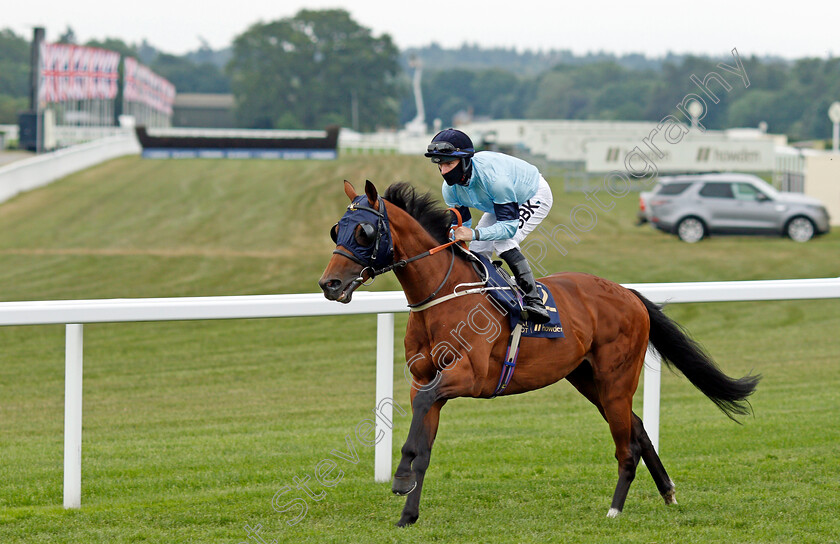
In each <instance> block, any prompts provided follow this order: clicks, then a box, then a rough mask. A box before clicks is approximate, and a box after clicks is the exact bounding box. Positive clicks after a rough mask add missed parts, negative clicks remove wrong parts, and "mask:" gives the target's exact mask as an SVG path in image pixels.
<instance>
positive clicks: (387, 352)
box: [373, 314, 394, 482]
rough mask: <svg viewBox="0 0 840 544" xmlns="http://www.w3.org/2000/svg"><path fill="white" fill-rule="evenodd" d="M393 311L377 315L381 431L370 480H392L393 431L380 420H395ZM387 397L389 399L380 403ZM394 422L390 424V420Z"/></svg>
mask: <svg viewBox="0 0 840 544" xmlns="http://www.w3.org/2000/svg"><path fill="white" fill-rule="evenodd" d="M393 398H394V314H376V408H375V409H374V410H375V411H376V413H377V417H375V418H374V420H375V421H376V434H375V436H379V434H380V432H381V433H384V434H383V435H382V439H381V440H380V441H378V442H377V443H376V446H375V450H374V453H373V466H374V471H373V480H374V481H375V482H390V481H391V445H392V443H393V431H392V430H391V426H389V425H387V424H385V423H384V422H383V418H384V420H385V421H388V422H393V421H394V410H393V405H392V404H391V403H392V402H393ZM385 399H390V401H389V402H382V401H383V400H385ZM392 425H393V423H392Z"/></svg>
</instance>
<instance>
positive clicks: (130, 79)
mask: <svg viewBox="0 0 840 544" xmlns="http://www.w3.org/2000/svg"><path fill="white" fill-rule="evenodd" d="M123 100H125V101H127V102H139V103H141V104H146V105H147V106H149V107H151V108H152V109H154V110H157V111H160V112H163V113H166V114H169V115H171V114H172V106H173V105H174V104H175V85H173V84H172V83H170V82H169V81H167V80H166V79H164V78H162V77H160V76H159V75H157V74H156V73H154V72H152V71H151V70H150V69H149V68H148V67H146V66H143V65H142V64H140V63H139V62H137V60H136V59H133V58H131V57H126V58H125V89H124V90H123Z"/></svg>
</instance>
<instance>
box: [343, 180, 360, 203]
mask: <svg viewBox="0 0 840 544" xmlns="http://www.w3.org/2000/svg"><path fill="white" fill-rule="evenodd" d="M344 194H345V195H347V198H349V199H350V202H353V199H354V198H356V197H357V196H359V195H357V194H356V189H354V188H353V184H352V183H350V182H349V181H347V180H346V179H345V180H344Z"/></svg>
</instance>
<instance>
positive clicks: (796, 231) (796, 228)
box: [785, 216, 816, 242]
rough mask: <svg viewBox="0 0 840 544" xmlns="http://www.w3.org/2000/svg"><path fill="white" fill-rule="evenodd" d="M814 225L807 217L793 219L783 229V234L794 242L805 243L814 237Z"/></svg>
mask: <svg viewBox="0 0 840 544" xmlns="http://www.w3.org/2000/svg"><path fill="white" fill-rule="evenodd" d="M815 232H816V229H815V228H814V223H813V222H812V221H811V220H810V219H808V218H807V217H802V216H799V217H794V218H793V219H791V220H790V221H789V222H788V224H787V227H786V228H785V234H787V235H788V237H789V238H790V239H791V240H793V241H794V242H807V241H808V240H810V239H811V238H813V237H814V233H815Z"/></svg>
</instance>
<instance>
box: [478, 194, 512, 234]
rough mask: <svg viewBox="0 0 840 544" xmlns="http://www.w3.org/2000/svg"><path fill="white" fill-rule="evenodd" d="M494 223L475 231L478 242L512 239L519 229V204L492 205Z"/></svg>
mask: <svg viewBox="0 0 840 544" xmlns="http://www.w3.org/2000/svg"><path fill="white" fill-rule="evenodd" d="M493 211H494V213H495V215H496V222H495V223H494V224H492V225H490V226H488V227H481V228H480V229H476V233H477V234H478V239H479V240H507V239H508V238H513V235H514V234H516V229H517V228H518V227H519V204H517V203H516V202H506V203H504V204H493Z"/></svg>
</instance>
